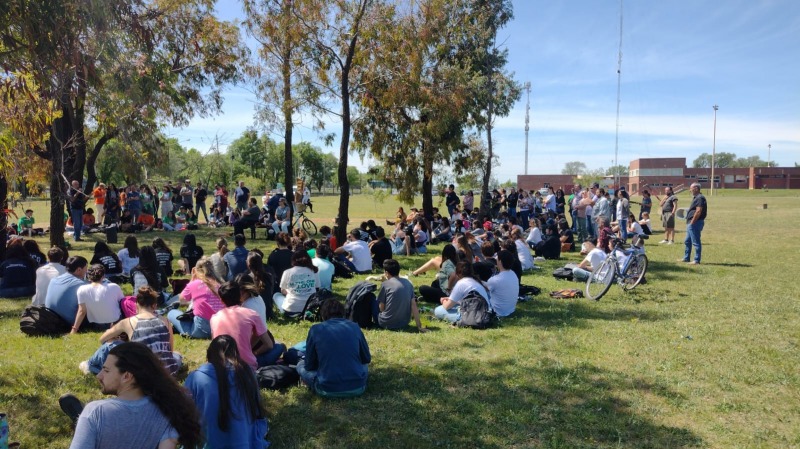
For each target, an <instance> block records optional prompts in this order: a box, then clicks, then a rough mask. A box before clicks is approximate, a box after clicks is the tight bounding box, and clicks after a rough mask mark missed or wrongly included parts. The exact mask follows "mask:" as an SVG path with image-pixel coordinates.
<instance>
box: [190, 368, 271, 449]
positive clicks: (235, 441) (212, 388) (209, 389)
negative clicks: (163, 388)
mask: <svg viewBox="0 0 800 449" xmlns="http://www.w3.org/2000/svg"><path fill="white" fill-rule="evenodd" d="M253 375H254V376H255V373H254V374H253ZM184 385H185V386H186V388H188V389H189V391H190V392H191V393H192V398H193V399H194V403H195V404H196V405H197V409H198V410H199V411H200V417H201V418H200V419H201V421H202V423H203V433H204V434H205V437H206V445H205V449H264V448H267V447H269V444H270V443H269V442H268V441H267V440H266V439H264V436H265V435H266V433H267V430H268V426H267V419H266V417H264V418H261V419H257V420H256V421H255V422H254V421H252V420H251V419H250V414H249V412H248V411H247V409H246V405H245V402H244V401H243V400H242V397H241V394H240V393H239V391H238V389H237V388H236V384H235V383H234V376H233V370H228V385H230V387H231V392H230V398H231V410H232V411H233V413H232V415H233V416H231V417H230V421H228V431H227V432H223V431H222V430H220V428H219V426H218V425H217V414H218V413H219V393H218V391H217V373H216V371H214V367H213V366H212V365H211V364H210V363H205V364H203V365H201V366H200V368H198V369H197V371H194V372H192V373H191V374H189V377H187V378H186V383H185V384H184Z"/></svg>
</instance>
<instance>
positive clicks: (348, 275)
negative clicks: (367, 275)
mask: <svg viewBox="0 0 800 449" xmlns="http://www.w3.org/2000/svg"><path fill="white" fill-rule="evenodd" d="M331 263H332V264H333V270H334V271H333V277H335V278H343V279H352V278H353V270H351V269H350V268H349V267H348V266H347V265H346V264H345V263H344V262H342V261H340V260H337V259H331Z"/></svg>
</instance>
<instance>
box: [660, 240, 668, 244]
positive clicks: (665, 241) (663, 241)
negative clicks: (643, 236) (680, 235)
mask: <svg viewBox="0 0 800 449" xmlns="http://www.w3.org/2000/svg"><path fill="white" fill-rule="evenodd" d="M658 243H662V244H663V243H669V240H662V241H660V242H658Z"/></svg>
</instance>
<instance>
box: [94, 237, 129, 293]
mask: <svg viewBox="0 0 800 449" xmlns="http://www.w3.org/2000/svg"><path fill="white" fill-rule="evenodd" d="M89 263H90V264H91V265H94V264H98V263H99V264H101V265H103V269H104V271H105V273H106V277H107V278H109V280H110V281H111V282H115V283H120V282H122V281H123V279H122V278H121V277H120V275H121V274H122V261H120V260H119V256H117V254H116V253H114V251H111V248H109V247H108V243H106V242H104V241H102V240H101V241H98V242H97V243H95V244H94V255H92V260H91V261H89Z"/></svg>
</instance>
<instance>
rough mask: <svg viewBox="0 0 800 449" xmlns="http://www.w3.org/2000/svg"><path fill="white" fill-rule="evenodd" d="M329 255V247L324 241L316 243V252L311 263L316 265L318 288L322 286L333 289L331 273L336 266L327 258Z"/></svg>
mask: <svg viewBox="0 0 800 449" xmlns="http://www.w3.org/2000/svg"><path fill="white" fill-rule="evenodd" d="M330 256H331V247H330V246H328V245H326V244H324V243H320V244H319V245H317V253H316V255H315V257H314V258H313V259H311V263H313V264H314V266H315V267H317V274H318V275H319V288H324V289H326V290H333V287H332V283H333V275H334V273H335V272H336V268H335V267H334V266H333V263H331V261H330V260H329V258H330Z"/></svg>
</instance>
